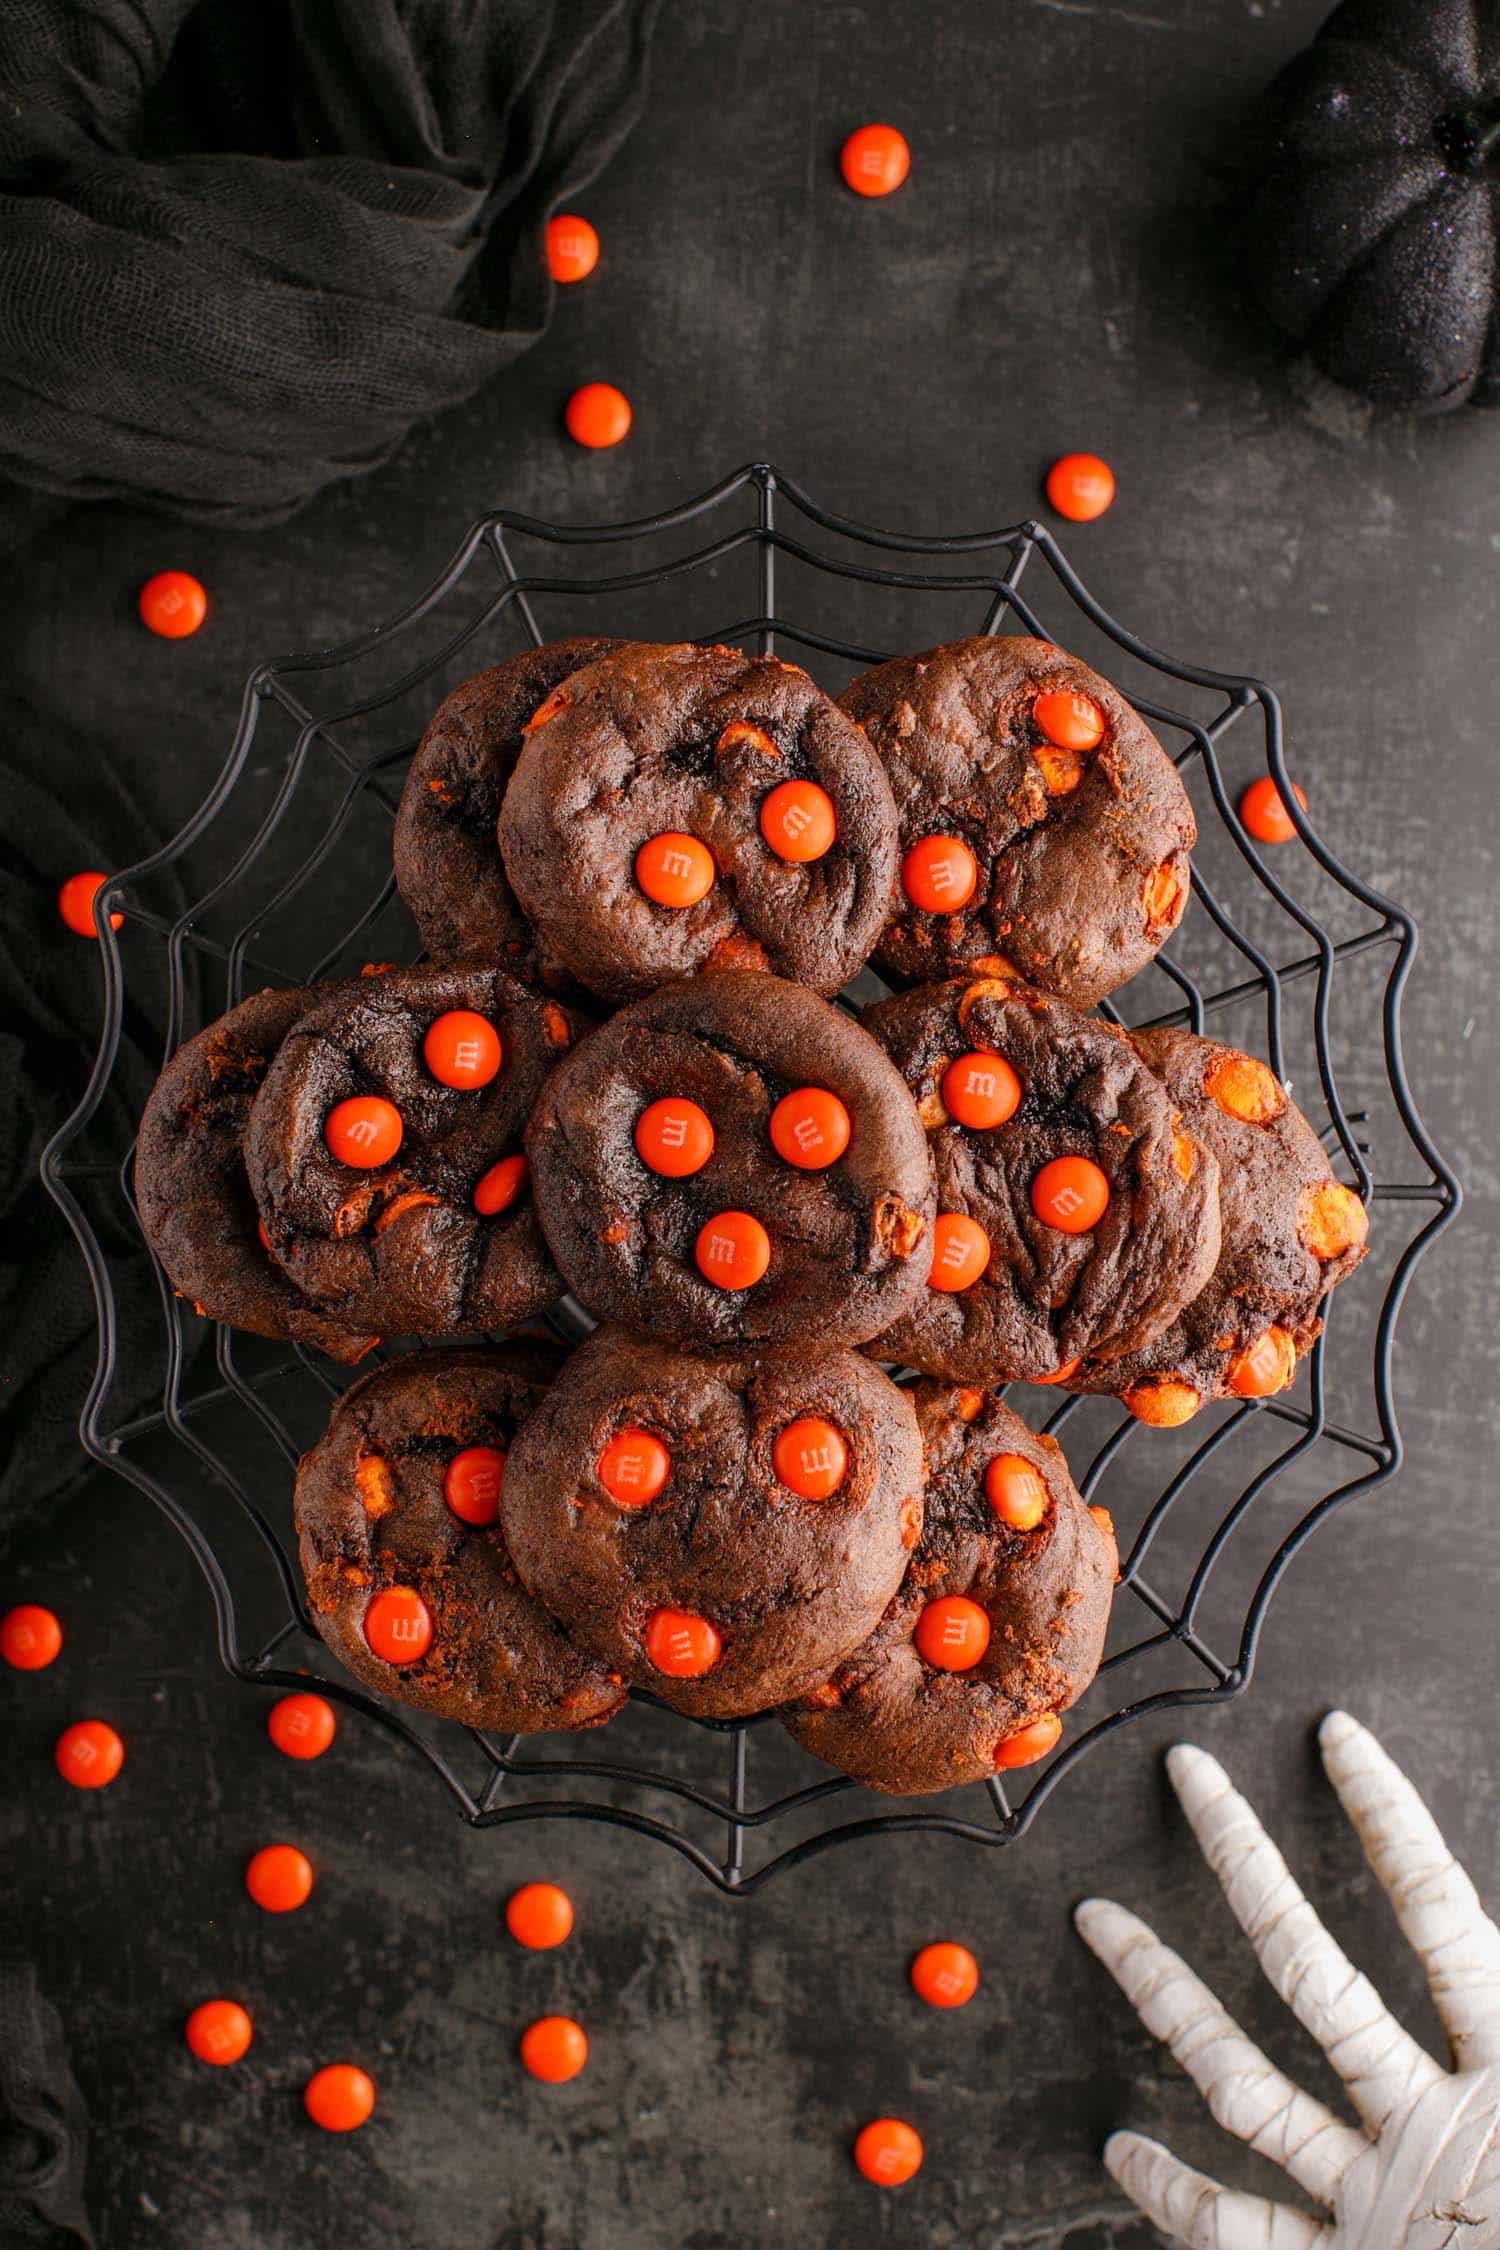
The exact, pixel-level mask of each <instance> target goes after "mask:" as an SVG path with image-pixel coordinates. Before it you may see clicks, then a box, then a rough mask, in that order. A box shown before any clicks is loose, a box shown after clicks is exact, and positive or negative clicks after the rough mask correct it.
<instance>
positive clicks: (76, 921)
mask: <svg viewBox="0 0 1500 2250" xmlns="http://www.w3.org/2000/svg"><path fill="white" fill-rule="evenodd" d="M108 881H109V877H108V876H107V875H101V874H100V872H99V870H98V868H97V867H90V868H86V869H85V870H84V872H83V873H82V874H81V875H70V876H69V877H68V879H67V881H66V882H65V883H64V884H63V886H62V888H61V889H60V890H59V892H58V894H57V911H58V913H59V914H60V915H61V916H62V918H63V921H64V922H65V923H66V924H67V926H68V928H69V929H70V930H71V931H72V933H73V935H74V937H88V938H97V937H98V935H99V932H98V931H97V930H96V929H95V927H94V900H95V898H96V897H97V896H98V893H99V891H100V890H101V889H102V887H103V886H104V884H106V883H107V882H108ZM124 920H125V917H124V915H123V914H119V913H112V914H111V915H110V918H109V926H110V928H111V929H112V930H117V929H119V928H120V926H121V924H122V923H123V922H124Z"/></svg>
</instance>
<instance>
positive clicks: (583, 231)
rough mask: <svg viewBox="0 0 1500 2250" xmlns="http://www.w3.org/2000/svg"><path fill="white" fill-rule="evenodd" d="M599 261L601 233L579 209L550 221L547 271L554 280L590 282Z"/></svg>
mask: <svg viewBox="0 0 1500 2250" xmlns="http://www.w3.org/2000/svg"><path fill="white" fill-rule="evenodd" d="M598 263H599V236H598V232H597V230H596V229H595V228H594V227H593V226H592V225H591V224H590V222H589V221H588V220H587V219H581V218H580V217H579V216H578V213H577V212H576V211H559V212H558V213H557V214H556V215H555V216H554V217H553V218H550V219H549V220H548V221H547V271H548V272H549V273H550V274H551V276H552V278H553V280H554V281H564V282H567V281H587V279H588V277H589V275H590V274H591V273H592V272H593V270H594V268H595V266H597V265H598Z"/></svg>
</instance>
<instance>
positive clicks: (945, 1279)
mask: <svg viewBox="0 0 1500 2250" xmlns="http://www.w3.org/2000/svg"><path fill="white" fill-rule="evenodd" d="M989 1262H990V1238H989V1236H988V1235H987V1234H986V1233H985V1231H984V1229H983V1227H982V1226H981V1225H980V1224H979V1221H978V1220H977V1219H971V1218H969V1217H968V1216H967V1214H966V1213H965V1212H963V1211H939V1213H938V1215H937V1217H936V1219H935V1220H934V1221H933V1226H932V1268H931V1271H930V1272H929V1274H928V1276H927V1284H928V1287H929V1288H931V1289H941V1290H944V1291H945V1292H947V1293H949V1294H953V1293H956V1292H957V1291H958V1290H960V1289H968V1288H970V1287H971V1286H972V1284H973V1283H974V1282H976V1281H977V1280H978V1279H979V1277H980V1275H981V1274H982V1273H983V1272H984V1269H985V1267H986V1266H987V1265H988V1264H989Z"/></svg>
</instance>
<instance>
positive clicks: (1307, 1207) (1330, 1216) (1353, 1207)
mask: <svg viewBox="0 0 1500 2250" xmlns="http://www.w3.org/2000/svg"><path fill="white" fill-rule="evenodd" d="M1297 1232H1298V1233H1299V1234H1300V1235H1301V1237H1302V1240H1303V1242H1304V1243H1305V1244H1306V1245H1307V1247H1308V1249H1309V1250H1310V1251H1311V1252H1312V1254H1313V1256H1314V1257H1315V1258H1319V1259H1322V1260H1323V1261H1324V1262H1325V1263H1326V1262H1327V1261H1328V1260H1329V1259H1330V1258H1342V1257H1343V1255H1344V1253H1345V1251H1346V1250H1357V1249H1360V1248H1361V1247H1362V1246H1363V1244H1364V1242H1365V1239H1366V1237H1367V1236H1368V1234H1369V1232H1370V1214H1369V1212H1368V1211H1367V1210H1366V1209H1365V1207H1364V1205H1363V1203H1361V1201H1360V1199H1359V1197H1358V1196H1357V1195H1356V1194H1355V1192H1354V1190H1353V1188H1348V1187H1345V1186H1344V1184H1343V1182H1342V1180H1324V1181H1323V1182H1322V1184H1321V1186H1318V1187H1314V1188H1304V1189H1303V1191H1302V1210H1301V1212H1300V1213H1299V1215H1298V1221H1297Z"/></svg>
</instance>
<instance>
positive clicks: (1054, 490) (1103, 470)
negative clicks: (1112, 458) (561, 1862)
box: [1047, 453, 1115, 523]
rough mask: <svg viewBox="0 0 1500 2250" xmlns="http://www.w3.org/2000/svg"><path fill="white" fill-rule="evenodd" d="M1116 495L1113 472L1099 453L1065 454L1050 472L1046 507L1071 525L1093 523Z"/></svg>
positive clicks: (1053, 465)
mask: <svg viewBox="0 0 1500 2250" xmlns="http://www.w3.org/2000/svg"><path fill="white" fill-rule="evenodd" d="M1114 496H1115V473H1114V470H1113V469H1112V468H1111V467H1110V465H1109V463H1108V462H1107V461H1101V460H1100V458H1099V456H1098V454H1097V453H1065V454H1064V455H1063V456H1062V458H1061V460H1059V461H1054V462H1053V464H1052V466H1051V468H1050V469H1049V470H1048V471H1047V505H1048V506H1049V507H1050V508H1054V509H1055V510H1056V511H1057V513H1058V515H1060V516H1066V517H1067V519H1068V521H1069V523H1092V522H1093V521H1094V518H1095V517H1096V516H1102V515H1103V513H1104V511H1105V509H1106V508H1107V507H1108V506H1109V505H1110V503H1111V502H1112V501H1113V499H1114Z"/></svg>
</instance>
